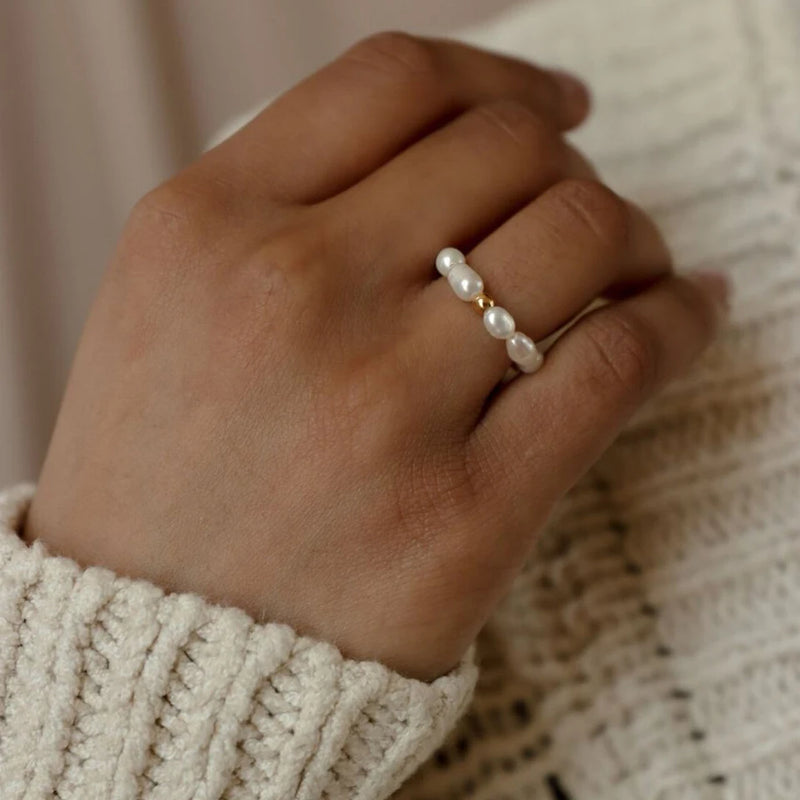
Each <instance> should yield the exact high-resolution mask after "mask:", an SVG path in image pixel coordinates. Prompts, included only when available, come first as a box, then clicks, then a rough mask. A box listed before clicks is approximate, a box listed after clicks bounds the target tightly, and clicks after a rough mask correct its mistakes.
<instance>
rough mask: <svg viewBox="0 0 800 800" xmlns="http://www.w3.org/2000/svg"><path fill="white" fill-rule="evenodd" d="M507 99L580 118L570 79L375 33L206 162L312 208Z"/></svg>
mask: <svg viewBox="0 0 800 800" xmlns="http://www.w3.org/2000/svg"><path fill="white" fill-rule="evenodd" d="M502 98H509V99H513V100H516V101H518V102H522V103H525V104H527V105H529V106H530V107H531V108H532V109H534V110H535V111H536V112H537V113H539V114H541V115H542V116H544V117H547V118H548V119H549V120H551V121H552V122H553V123H554V124H555V125H556V127H558V128H559V129H562V130H563V129H567V128H570V127H573V126H574V125H577V124H578V123H579V122H581V121H582V120H583V118H584V117H585V116H586V114H587V112H588V107H589V99H588V92H587V91H586V89H585V88H584V87H583V85H582V84H581V83H580V82H579V81H577V80H576V79H574V78H572V77H570V76H567V75H565V74H564V73H561V72H554V71H548V70H545V69H540V68H538V67H535V66H533V65H532V64H529V63H526V62H524V61H521V60H518V59H515V58H510V57H508V56H504V55H499V54H497V53H491V52H488V51H485V50H480V49H478V48H475V47H471V46H469V45H465V44H461V43H459V42H454V41H448V40H435V39H425V38H421V37H416V36H410V35H408V34H404V33H381V34H377V35H375V36H372V37H370V38H368V39H365V40H364V41H362V42H359V43H358V44H356V45H355V46H354V47H352V48H350V49H349V50H348V51H346V52H345V53H344V54H342V55H341V56H340V57H339V58H337V59H336V60H335V61H333V62H332V63H330V64H328V65H327V66H325V67H323V68H322V69H321V70H319V71H318V72H316V73H315V74H313V75H311V76H310V77H309V78H307V79H306V80H305V81H303V82H302V83H300V84H298V85H297V86H296V87H295V88H293V89H291V90H290V91H288V92H287V93H286V94H284V95H282V96H281V97H280V98H278V99H277V100H276V101H275V102H274V103H272V104H271V105H270V106H268V107H267V108H266V109H265V110H264V111H263V112H261V114H259V115H258V116H257V117H256V118H255V119H254V120H253V121H252V122H251V123H250V124H249V125H247V126H246V127H245V128H243V129H242V130H241V131H240V132H239V133H238V134H236V135H234V136H233V137H231V138H230V139H228V140H227V141H226V142H223V144H221V145H220V146H219V147H218V148H216V149H215V150H214V151H212V154H211V155H212V157H213V158H217V159H223V160H224V159H226V158H227V157H232V158H235V159H236V160H237V162H238V163H240V164H247V167H248V169H247V170H245V171H242V170H237V172H239V173H240V174H241V173H242V172H244V173H246V174H247V175H249V176H250V179H251V180H253V181H258V182H259V184H260V188H261V189H262V191H263V190H264V189H266V191H267V193H268V194H269V195H270V196H272V197H274V198H276V199H280V200H284V201H288V202H296V203H309V202H316V201H320V200H323V199H326V198H327V197H330V196H332V195H334V194H337V193H339V192H341V191H343V190H344V189H346V188H348V187H349V186H351V185H353V184H354V183H357V182H358V181H359V180H360V179H361V178H363V177H365V176H366V175H368V174H369V173H371V172H372V171H373V170H375V169H376V168H377V167H379V166H381V165H382V164H383V163H385V162H386V161H388V160H390V159H391V158H392V157H393V156H394V155H396V154H397V153H398V152H399V151H400V150H402V149H403V148H404V147H406V146H408V145H409V144H411V143H412V142H413V141H415V140H416V139H418V138H420V137H421V136H423V135H425V134H426V133H427V132H429V131H430V130H431V129H432V128H434V127H436V126H438V125H439V124H442V123H443V122H445V121H447V120H448V119H450V118H452V117H453V116H455V115H456V114H458V113H460V112H462V111H464V110H465V109H466V108H469V107H471V106H474V105H478V104H482V103H486V102H491V101H494V100H497V99H502Z"/></svg>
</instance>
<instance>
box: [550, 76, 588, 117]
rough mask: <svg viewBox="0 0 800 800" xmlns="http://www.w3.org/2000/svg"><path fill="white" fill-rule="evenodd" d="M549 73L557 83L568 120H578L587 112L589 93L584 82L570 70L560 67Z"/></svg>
mask: <svg viewBox="0 0 800 800" xmlns="http://www.w3.org/2000/svg"><path fill="white" fill-rule="evenodd" d="M550 74H551V75H552V76H553V79H554V80H555V81H556V83H557V84H558V87H559V89H560V90H561V94H562V96H563V98H564V103H565V106H566V107H567V108H568V110H569V117H570V120H574V121H575V122H576V123H577V122H580V121H581V120H582V119H583V118H584V117H585V116H586V115H587V113H588V112H589V106H590V104H591V95H590V93H589V88H588V87H587V86H586V84H585V83H584V82H583V81H582V80H580V78H576V77H575V76H574V75H573V74H572V73H570V72H564V71H563V70H560V69H551V70H550Z"/></svg>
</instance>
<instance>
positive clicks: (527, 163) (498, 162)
mask: <svg viewBox="0 0 800 800" xmlns="http://www.w3.org/2000/svg"><path fill="white" fill-rule="evenodd" d="M589 171H590V168H589V167H588V165H587V164H586V162H585V161H584V159H583V158H582V157H581V156H580V155H579V154H578V153H577V152H576V151H575V150H574V149H573V148H571V147H570V146H569V145H568V144H567V143H566V142H565V141H564V139H563V137H562V136H561V135H560V134H559V133H558V131H557V130H556V129H555V128H554V127H553V126H552V125H551V124H550V123H549V122H547V121H546V120H545V119H543V118H542V117H540V116H539V115H538V114H536V113H534V112H532V111H531V110H530V109H529V108H528V107H527V106H524V105H521V104H519V103H516V102H513V101H509V100H501V101H497V102H495V103H492V104H490V105H485V106H478V107H476V108H473V109H470V110H469V111H467V112H466V113H465V114H463V115H461V116H460V117H458V118H457V119H455V120H453V121H452V122H451V123H449V124H448V125H446V126H445V127H443V128H440V129H439V130H437V131H435V132H434V133H432V134H431V135H430V136H428V137H426V138H425V139H423V140H422V141H420V142H417V143H416V144H415V145H413V146H412V147H410V148H408V149H407V150H405V151H404V152H402V153H401V154H400V155H398V156H397V157H396V158H394V159H392V160H391V161H390V162H389V163H388V164H385V165H384V166H383V167H381V168H380V169H378V170H376V171H375V172H373V173H372V174H371V175H370V176H369V177H367V178H365V179H364V180H363V181H361V182H360V183H359V184H358V185H356V186H354V187H352V189H350V190H349V191H347V192H345V193H344V194H342V195H339V196H338V197H335V198H333V199H332V200H330V201H329V204H328V205H329V208H330V210H331V213H332V215H334V216H336V218H337V219H342V220H347V224H348V226H349V227H350V228H351V229H355V231H356V235H357V237H358V240H359V242H360V247H361V248H362V250H363V251H364V252H365V253H366V257H365V259H364V260H365V261H369V262H372V263H374V269H376V270H381V271H382V272H383V273H384V274H385V275H386V279H387V281H388V282H392V281H394V282H395V284H397V285H399V286H400V287H401V288H402V290H403V291H407V290H408V287H409V285H410V284H414V283H416V284H418V285H424V284H427V283H429V282H430V280H431V278H432V276H433V274H435V273H434V271H433V259H434V257H435V255H436V253H437V251H438V250H439V249H441V248H442V247H444V246H445V245H450V244H453V245H456V246H459V247H461V248H462V249H466V248H468V246H469V244H470V243H471V242H476V241H479V240H480V239H481V238H482V237H483V236H484V235H486V234H487V233H489V232H490V231H491V230H493V229H494V228H495V227H497V225H499V224H501V223H502V222H503V221H504V220H505V219H507V218H508V217H509V216H511V215H513V214H514V213H515V212H516V211H517V210H518V209H519V208H521V207H522V206H524V205H526V204H527V203H528V202H529V201H530V200H531V198H532V197H535V196H536V195H537V194H539V193H540V192H542V191H544V190H545V189H547V188H548V187H549V186H551V185H552V184H554V183H556V182H557V181H559V180H561V179H562V178H564V177H566V176H569V175H585V174H587V173H588V172H589ZM398 237H401V238H400V239H399V238H398ZM400 241H401V242H402V246H400V245H399V242H400Z"/></svg>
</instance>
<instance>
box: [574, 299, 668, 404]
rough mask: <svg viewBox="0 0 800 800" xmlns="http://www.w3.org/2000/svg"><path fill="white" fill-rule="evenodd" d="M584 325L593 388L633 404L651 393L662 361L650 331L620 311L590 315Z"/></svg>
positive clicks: (586, 367) (638, 320)
mask: <svg viewBox="0 0 800 800" xmlns="http://www.w3.org/2000/svg"><path fill="white" fill-rule="evenodd" d="M583 325H584V333H585V341H586V342H587V345H588V350H587V352H586V355H585V362H586V363H585V365H584V370H585V374H586V375H587V376H588V378H589V380H590V381H591V383H592V388H593V389H597V390H598V391H600V392H602V393H605V394H609V393H611V394H612V395H614V396H619V395H621V396H623V397H630V398H631V399H632V400H633V401H637V400H639V399H640V398H641V397H644V396H646V395H647V394H649V392H650V391H651V390H652V388H653V387H654V385H655V383H656V379H657V375H658V363H659V360H660V359H659V351H660V347H659V342H658V341H657V337H656V335H655V333H654V332H653V331H652V330H651V328H650V327H649V326H648V325H647V324H646V323H645V322H643V321H642V320H641V319H640V318H639V317H637V316H635V315H634V314H631V313H629V312H627V311H625V310H623V309H620V308H614V309H609V310H608V311H606V312H603V311H600V312H596V313H594V314H590V315H589V316H588V317H587V318H586V319H585V320H584V322H583Z"/></svg>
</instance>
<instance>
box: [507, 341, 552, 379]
mask: <svg viewBox="0 0 800 800" xmlns="http://www.w3.org/2000/svg"><path fill="white" fill-rule="evenodd" d="M506 352H507V353H508V357H509V358H510V359H511V360H512V361H513V362H514V363H515V364H516V365H517V366H518V367H519V368H520V370H521V371H522V372H527V373H531V372H536V370H537V369H539V367H541V366H542V361H543V360H544V359H543V358H542V354H541V353H540V352H539V349H538V348H537V347H536V343H535V342H534V341H533V339H531V337H530V336H526V335H525V334H524V333H520V332H519V331H517V332H516V333H515V334H514V335H513V336H512V337H511V338H510V339H507V340H506Z"/></svg>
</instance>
